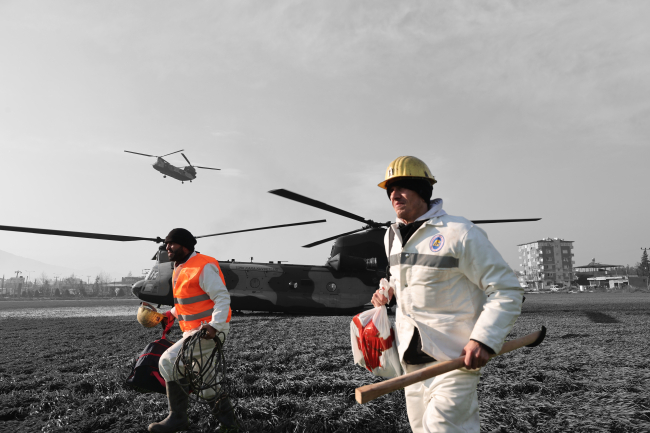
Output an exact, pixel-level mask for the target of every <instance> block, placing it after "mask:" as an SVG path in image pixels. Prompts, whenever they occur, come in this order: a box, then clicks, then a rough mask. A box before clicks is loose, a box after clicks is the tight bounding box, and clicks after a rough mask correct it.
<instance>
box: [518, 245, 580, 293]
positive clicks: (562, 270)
mask: <svg viewBox="0 0 650 433" xmlns="http://www.w3.org/2000/svg"><path fill="white" fill-rule="evenodd" d="M572 244H573V241H566V240H564V239H559V238H545V239H540V240H538V241H534V242H529V243H526V244H519V245H517V246H518V247H519V259H520V260H521V263H520V266H521V267H522V268H523V272H524V276H525V281H526V284H527V285H528V286H529V287H534V288H537V289H542V288H548V287H551V286H554V285H555V286H559V287H568V286H570V285H571V283H572V282H573V279H574V273H573V265H574V263H575V262H574V261H573V252H572V250H573V245H572Z"/></svg>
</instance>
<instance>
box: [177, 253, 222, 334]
mask: <svg viewBox="0 0 650 433" xmlns="http://www.w3.org/2000/svg"><path fill="white" fill-rule="evenodd" d="M209 263H213V264H215V265H216V266H217V269H218V270H219V276H220V277H221V281H222V282H223V284H224V286H225V285H226V281H225V280H224V278H223V274H222V273H221V267H219V262H218V261H217V260H216V259H213V258H212V257H208V256H204V255H203V254H197V255H195V256H194V257H192V258H190V259H189V260H188V261H187V262H185V264H184V265H183V268H182V269H181V270H180V272H179V275H178V278H177V279H176V284H174V306H175V307H176V315H177V316H178V324H179V325H180V327H181V330H182V331H183V332H185V331H190V330H192V329H196V328H198V327H200V326H201V324H202V322H205V323H209V322H211V321H212V312H213V311H214V301H213V300H212V299H210V296H208V294H207V293H205V291H204V290H203V289H202V288H201V286H200V285H199V276H200V275H201V272H202V271H203V268H204V267H205V265H207V264H209ZM231 315H232V310H231V309H230V308H228V318H227V319H226V322H230V317H231Z"/></svg>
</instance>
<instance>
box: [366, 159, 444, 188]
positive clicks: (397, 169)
mask: <svg viewBox="0 0 650 433" xmlns="http://www.w3.org/2000/svg"><path fill="white" fill-rule="evenodd" d="M400 178H402V179H404V178H412V179H425V180H427V181H428V182H429V183H430V184H431V185H432V186H433V184H434V183H436V182H437V180H436V179H435V178H434V177H433V175H432V174H431V170H429V167H427V165H426V164H425V163H424V162H422V160H420V159H418V158H416V157H414V156H400V157H399V158H396V159H395V160H394V161H393V162H391V163H390V164H389V165H388V168H387V169H386V176H385V179H384V181H383V182H381V183H380V184H379V185H377V186H379V187H380V188H383V189H386V184H387V183H388V182H390V181H391V180H395V179H400Z"/></svg>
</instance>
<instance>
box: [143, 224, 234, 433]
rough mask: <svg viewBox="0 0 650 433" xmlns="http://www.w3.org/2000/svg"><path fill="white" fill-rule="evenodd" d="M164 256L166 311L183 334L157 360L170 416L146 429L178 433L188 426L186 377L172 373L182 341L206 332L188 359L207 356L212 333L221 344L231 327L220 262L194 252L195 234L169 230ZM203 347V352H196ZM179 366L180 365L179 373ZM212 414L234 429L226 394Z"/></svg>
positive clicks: (223, 424)
mask: <svg viewBox="0 0 650 433" xmlns="http://www.w3.org/2000/svg"><path fill="white" fill-rule="evenodd" d="M165 244H166V247H167V254H168V256H169V260H170V261H173V262H174V273H173V276H172V283H173V288H174V307H173V308H172V309H171V311H170V313H171V314H172V315H173V316H174V317H175V318H176V319H177V320H178V322H179V325H180V327H181V330H182V331H183V338H182V339H181V340H179V341H178V342H176V343H175V344H174V345H173V346H171V347H170V348H169V349H167V350H166V351H165V352H164V353H163V354H162V356H161V357H160V361H159V363H158V367H159V369H160V374H161V375H162V377H163V378H164V379H165V381H166V382H167V399H168V401H169V416H167V418H165V419H164V420H163V421H161V422H157V423H152V424H150V425H149V431H150V432H165V433H168V432H177V431H181V430H186V429H187V428H188V425H189V420H188V416H187V409H188V403H189V397H188V394H187V393H188V388H189V385H188V381H187V380H186V379H185V378H184V377H182V376H181V375H180V374H178V372H175V371H174V363H175V361H176V358H177V357H178V356H179V352H180V350H181V348H182V346H183V342H184V341H185V340H186V339H187V338H189V337H191V336H192V335H193V334H195V333H197V332H200V331H201V330H205V336H204V337H203V340H202V341H201V345H200V346H201V347H200V349H199V345H198V344H196V345H195V349H194V353H193V357H195V358H204V359H205V358H206V357H207V356H209V355H210V354H211V353H212V350H213V349H214V347H215V344H216V343H215V342H214V340H213V339H214V337H215V336H216V335H219V338H220V339H221V341H222V342H223V341H224V340H225V338H226V336H227V335H228V331H229V330H230V323H229V322H230V317H231V310H230V295H229V294H228V289H227V288H226V285H225V281H224V278H223V275H222V273H221V268H220V267H219V262H217V260H215V259H214V258H212V257H209V256H206V255H203V254H198V253H197V252H195V251H194V245H196V238H194V236H192V234H191V233H190V232H189V231H187V230H185V229H181V228H177V229H173V230H172V231H171V232H169V235H167V238H166V239H165ZM201 351H202V352H201ZM183 369H184V366H183V367H182V371H184V370H183ZM207 391H212V390H206V391H203V392H202V397H204V398H207V399H210V398H214V396H215V394H214V392H212V393H211V395H206V394H207V393H208V392H207ZM213 410H214V414H215V416H216V417H217V419H218V420H219V422H220V423H221V425H222V427H224V428H229V429H236V428H237V424H236V420H235V417H234V413H233V410H232V405H231V404H230V400H229V399H228V398H224V399H221V400H220V401H218V402H216V404H215V407H214V408H213Z"/></svg>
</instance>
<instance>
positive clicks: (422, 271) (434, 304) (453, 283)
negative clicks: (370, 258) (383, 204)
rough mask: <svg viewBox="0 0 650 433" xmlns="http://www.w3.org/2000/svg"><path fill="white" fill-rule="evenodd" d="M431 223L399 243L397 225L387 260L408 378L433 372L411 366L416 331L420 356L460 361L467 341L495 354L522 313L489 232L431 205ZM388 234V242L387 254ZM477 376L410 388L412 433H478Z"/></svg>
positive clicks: (518, 292) (465, 373)
mask: <svg viewBox="0 0 650 433" xmlns="http://www.w3.org/2000/svg"><path fill="white" fill-rule="evenodd" d="M418 220H428V221H426V222H425V223H423V224H422V226H421V227H419V228H418V229H417V230H416V231H415V232H414V233H413V235H412V236H411V237H410V238H409V239H408V241H407V243H406V245H404V246H402V244H401V240H402V239H401V234H400V231H399V229H398V223H400V222H402V223H404V221H401V220H400V219H399V218H398V219H397V223H395V224H393V225H392V226H391V228H390V229H389V230H393V231H394V232H395V239H394V241H393V245H392V250H391V251H390V252H389V254H387V256H388V257H389V261H390V272H391V285H393V286H394V287H395V294H396V297H397V311H396V334H397V344H398V352H399V356H400V361H401V362H402V366H403V368H404V371H405V372H406V373H410V372H412V371H416V370H419V369H421V368H424V367H427V366H430V365H434V364H435V362H433V363H428V364H421V365H408V364H405V363H404V359H403V357H404V352H405V351H406V349H407V348H408V345H409V343H410V341H411V338H412V336H413V332H414V327H416V326H417V328H418V330H419V332H420V338H421V340H422V350H423V352H425V353H427V354H428V355H430V356H431V357H433V358H434V359H436V362H441V361H447V360H450V359H453V358H457V357H459V356H460V354H461V352H462V350H463V348H464V347H465V345H466V344H467V343H468V342H469V340H470V339H472V340H476V341H479V342H481V343H483V344H485V345H487V346H488V347H490V348H491V349H492V350H493V351H494V353H498V352H499V351H500V350H501V346H502V345H503V342H504V340H505V338H506V336H507V335H508V333H509V332H510V330H511V329H512V326H513V325H514V323H515V320H516V319H517V317H518V316H519V314H520V312H521V303H522V296H523V289H522V288H521V286H520V284H519V280H518V279H517V277H516V276H515V274H514V272H513V271H512V269H510V267H509V266H508V264H507V263H506V262H505V261H504V260H503V258H502V257H501V255H500V254H499V252H498V251H497V250H496V249H495V248H494V246H493V245H492V244H491V243H490V241H489V240H488V239H487V235H486V234H485V232H484V231H483V230H482V229H480V228H479V227H477V226H475V225H474V224H473V223H472V222H471V221H468V220H467V219H465V218H462V217H458V216H451V215H447V213H446V212H445V211H444V210H443V209H442V200H441V199H435V200H433V201H431V203H430V208H429V211H428V212H427V213H426V214H424V215H422V216H421V217H420V218H418ZM388 235H389V231H388V230H387V231H386V237H385V239H384V242H385V247H386V251H387V252H388ZM479 378H480V370H479V369H477V370H466V369H464V368H463V369H460V370H455V371H452V372H449V373H446V374H444V375H441V376H437V377H435V378H432V379H429V380H426V381H424V382H420V383H417V384H414V385H411V386H408V387H406V388H405V394H406V407H407V412H408V417H409V422H410V424H411V428H412V429H413V431H414V432H416V433H419V432H426V433H429V432H463V433H467V432H476V433H478V432H479V431H480V425H479V415H478V398H477V394H476V385H477V384H478V381H479Z"/></svg>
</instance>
